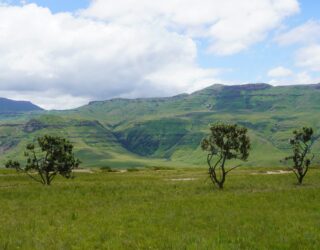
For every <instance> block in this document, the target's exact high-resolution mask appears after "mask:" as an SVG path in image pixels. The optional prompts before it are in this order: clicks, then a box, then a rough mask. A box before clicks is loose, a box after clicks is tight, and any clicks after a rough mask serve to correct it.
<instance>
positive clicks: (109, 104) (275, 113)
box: [0, 84, 320, 168]
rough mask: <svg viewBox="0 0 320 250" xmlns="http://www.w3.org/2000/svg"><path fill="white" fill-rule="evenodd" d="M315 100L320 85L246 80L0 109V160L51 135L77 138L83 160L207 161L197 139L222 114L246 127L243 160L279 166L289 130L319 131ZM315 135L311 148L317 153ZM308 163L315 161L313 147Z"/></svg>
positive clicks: (102, 163) (116, 163)
mask: <svg viewBox="0 0 320 250" xmlns="http://www.w3.org/2000/svg"><path fill="white" fill-rule="evenodd" d="M319 107H320V85H308V86H306V85H304V86H286V87H271V86H270V85H267V84H249V85H242V86H223V85H213V86H211V87H209V88H206V89H203V90H201V91H198V92H195V93H193V94H190V95H187V94H183V95H179V96H175V97H170V98H150V99H134V100H128V99H113V100H109V101H101V102H92V103H90V104H89V105H86V106H84V107H81V108H78V109H75V110H71V111H61V112H40V113H34V114H33V115H30V114H28V115H23V114H21V115H15V116H14V115H10V116H9V115H6V114H2V115H0V155H1V156H0V163H1V162H2V163H3V162H5V160H6V159H8V158H9V157H11V156H13V155H14V156H16V155H17V153H19V155H21V153H22V151H23V149H24V148H25V146H26V144H27V143H30V142H32V140H33V138H36V137H38V136H40V135H43V134H54V135H62V136H64V137H67V138H69V139H70V140H71V141H72V142H73V143H75V149H76V155H77V157H79V158H80V160H81V161H82V162H83V163H84V166H89V167H91V166H98V167H108V166H109V167H113V168H114V167H115V168H119V167H123V168H128V167H129V168H135V167H141V166H164V167H166V166H167V167H168V166H169V167H170V166H198V165H202V166H205V165H206V161H205V154H204V153H203V152H202V150H201V147H200V142H201V140H202V139H203V138H204V136H206V134H207V130H208V127H209V124H211V123H215V122H219V121H221V122H225V123H237V124H239V125H242V126H245V127H247V128H248V133H249V136H250V138H251V143H252V152H251V154H250V161H248V163H246V164H245V165H247V166H248V165H252V166H267V167H269V166H272V167H273V166H279V165H280V163H279V160H280V159H284V158H285V157H286V156H287V155H289V153H290V145H288V139H289V138H290V137H291V133H292V131H293V130H295V129H298V128H300V127H303V126H311V127H313V128H314V129H315V131H316V132H318V131H320V119H319V117H320V109H319ZM316 134H318V133H316ZM315 139H316V140H315V143H314V145H313V149H314V152H320V142H319V140H318V137H316V138H315ZM314 162H315V164H316V165H319V164H320V158H319V154H316V157H315V159H314Z"/></svg>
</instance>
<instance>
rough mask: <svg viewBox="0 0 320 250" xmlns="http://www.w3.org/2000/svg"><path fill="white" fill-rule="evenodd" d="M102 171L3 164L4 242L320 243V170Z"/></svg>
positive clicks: (68, 245)
mask: <svg viewBox="0 0 320 250" xmlns="http://www.w3.org/2000/svg"><path fill="white" fill-rule="evenodd" d="M265 171H266V169H261V168H255V169H250V168H246V169H244V170H241V169H239V170H236V171H234V172H233V173H232V174H231V175H230V176H228V177H229V178H228V179H227V181H226V185H225V190H223V191H219V190H217V189H215V190H213V187H212V184H211V182H210V180H209V179H208V178H207V175H206V169H205V168H199V169H179V168H178V169H174V170H160V171H159V170H158V171H155V170H152V169H145V170H140V171H130V172H125V173H120V172H114V173H109V172H107V171H98V170H96V171H95V172H93V173H77V174H76V178H75V179H73V180H64V179H62V178H58V179H56V180H55V182H54V183H53V185H52V186H51V187H43V186H41V185H39V184H37V183H35V182H33V181H32V180H31V179H29V178H28V177H26V176H24V175H23V174H19V175H17V174H16V173H15V172H12V171H10V170H1V171H0V172H1V173H0V208H1V216H0V225H1V227H0V249H59V250H60V249H166V250H167V249H259V250H260V249H319V245H320V210H319V209H320V192H319V191H320V171H319V170H312V171H310V173H309V174H308V175H307V176H306V178H305V184H304V185H303V186H297V185H295V181H296V180H295V177H294V175H293V174H283V175H266V174H264V172H265Z"/></svg>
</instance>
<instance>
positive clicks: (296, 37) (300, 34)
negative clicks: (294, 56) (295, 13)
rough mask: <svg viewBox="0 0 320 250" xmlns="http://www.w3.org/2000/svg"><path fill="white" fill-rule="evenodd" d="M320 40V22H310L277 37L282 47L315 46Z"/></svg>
mask: <svg viewBox="0 0 320 250" xmlns="http://www.w3.org/2000/svg"><path fill="white" fill-rule="evenodd" d="M319 40H320V21H315V20H309V21H308V22H306V23H304V24H302V25H299V26H297V27H295V28H293V29H291V30H289V31H287V32H285V33H283V34H280V35H279V36H277V37H276V39H275V41H276V42H278V43H279V44H280V45H290V44H297V43H299V44H301V43H302V44H313V43H315V42H317V41H319Z"/></svg>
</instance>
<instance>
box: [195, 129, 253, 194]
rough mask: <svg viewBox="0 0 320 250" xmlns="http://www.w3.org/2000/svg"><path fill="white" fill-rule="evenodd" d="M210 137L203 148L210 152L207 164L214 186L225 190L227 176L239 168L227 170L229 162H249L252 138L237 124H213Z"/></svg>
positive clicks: (205, 140) (202, 145)
mask: <svg viewBox="0 0 320 250" xmlns="http://www.w3.org/2000/svg"><path fill="white" fill-rule="evenodd" d="M210 131H211V133H210V135H209V136H208V137H207V138H205V139H203V141H202V143H201V147H202V149H203V150H204V151H207V152H208V155H207V163H208V166H209V175H210V179H211V181H212V182H213V184H214V185H216V186H217V187H218V188H220V189H223V185H224V182H225V180H226V176H227V174H228V173H229V172H230V171H231V170H233V169H235V168H237V167H239V166H240V165H238V166H235V167H233V168H230V169H226V167H225V164H226V161H227V160H232V159H239V160H242V161H245V160H247V158H248V157H249V150H250V138H249V136H248V135H247V129H246V128H244V127H239V126H238V125H236V124H221V123H217V124H213V125H211V127H210Z"/></svg>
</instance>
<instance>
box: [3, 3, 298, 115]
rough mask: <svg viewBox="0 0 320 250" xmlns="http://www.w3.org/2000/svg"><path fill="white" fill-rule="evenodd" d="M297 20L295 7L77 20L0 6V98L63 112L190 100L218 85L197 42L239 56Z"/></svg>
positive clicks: (153, 7)
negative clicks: (111, 101)
mask: <svg viewBox="0 0 320 250" xmlns="http://www.w3.org/2000/svg"><path fill="white" fill-rule="evenodd" d="M240 9H241V11H239V10H240ZM298 11H299V5H298V3H297V0H277V1H276V0H244V1H238V0H224V1H222V0H200V1H199V0H197V1H196V0H170V1H169V0H163V1H149V0H118V1H111V0H104V1H102V0H95V1H93V2H92V4H91V6H90V7H89V8H88V9H86V10H82V11H79V12H78V13H76V14H75V13H58V14H53V13H51V12H50V10H49V9H47V8H42V7H39V6H37V5H35V4H27V3H26V4H23V5H22V6H10V5H7V4H5V5H1V4H0V20H1V22H0V55H1V57H0V93H3V94H6V95H7V97H10V96H12V97H26V98H28V99H31V100H33V101H34V102H35V103H37V104H40V105H42V106H44V107H47V108H63V109H64V108H70V107H74V106H77V105H80V104H84V103H85V102H87V101H88V100H95V99H107V98H111V97H117V96H123V97H137V96H139V97H141V96H164V95H173V94H177V93H181V92H186V91H188V92H190V91H193V90H197V89H200V88H202V87H205V86H208V85H210V84H212V83H214V82H218V81H219V78H220V77H219V73H220V70H219V69H204V68H201V67H200V66H199V65H198V64H197V56H198V50H197V46H196V42H195V41H196V39H198V38H201V39H205V40H207V41H208V42H209V48H208V49H209V50H210V51H211V52H213V53H215V54H219V55H229V54H233V53H237V52H240V51H242V50H245V49H247V48H248V47H249V46H251V45H253V44H255V43H257V42H259V41H261V40H263V39H264V38H265V37H266V36H267V34H268V32H269V31H270V30H272V29H274V28H276V27H277V25H278V24H280V23H281V21H282V20H283V19H284V18H285V17H287V16H290V15H292V14H294V13H296V12H298ZM63 100H65V101H63Z"/></svg>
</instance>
